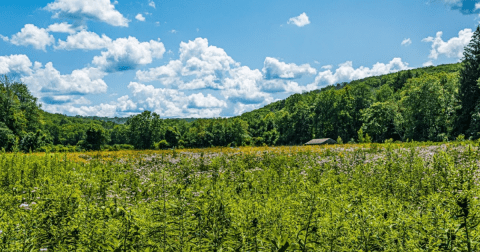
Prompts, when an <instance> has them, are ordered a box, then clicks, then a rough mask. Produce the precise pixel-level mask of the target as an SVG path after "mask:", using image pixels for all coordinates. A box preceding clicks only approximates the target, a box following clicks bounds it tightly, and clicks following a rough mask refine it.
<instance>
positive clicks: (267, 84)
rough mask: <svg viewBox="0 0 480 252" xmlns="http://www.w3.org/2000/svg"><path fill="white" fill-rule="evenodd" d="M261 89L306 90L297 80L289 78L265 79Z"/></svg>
mask: <svg viewBox="0 0 480 252" xmlns="http://www.w3.org/2000/svg"><path fill="white" fill-rule="evenodd" d="M260 89H261V91H263V92H266V93H280V92H285V93H301V92H303V91H304V90H305V89H304V87H302V86H300V85H298V83H297V82H295V81H287V80H264V81H263V82H262V84H261V86H260Z"/></svg>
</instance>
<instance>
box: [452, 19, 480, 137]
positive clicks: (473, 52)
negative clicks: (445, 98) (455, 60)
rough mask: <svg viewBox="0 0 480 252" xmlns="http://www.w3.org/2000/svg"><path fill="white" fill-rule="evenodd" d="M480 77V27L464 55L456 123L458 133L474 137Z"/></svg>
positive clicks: (479, 94) (479, 93)
mask: <svg viewBox="0 0 480 252" xmlns="http://www.w3.org/2000/svg"><path fill="white" fill-rule="evenodd" d="M479 77H480V26H478V27H477V30H476V31H475V32H474V33H473V37H472V40H471V41H470V43H469V44H468V45H467V46H466V47H465V51H464V53H463V67H462V69H461V70H460V89H459V92H458V93H459V99H460V104H461V109H460V111H459V116H458V120H457V123H456V129H457V133H458V134H461V133H467V134H468V135H470V136H471V135H472V134H473V133H474V132H470V130H469V128H470V127H471V123H472V114H473V112H474V109H475V106H476V105H477V103H478V98H479V96H480V89H479V87H478V85H477V81H478V79H479Z"/></svg>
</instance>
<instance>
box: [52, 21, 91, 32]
mask: <svg viewBox="0 0 480 252" xmlns="http://www.w3.org/2000/svg"><path fill="white" fill-rule="evenodd" d="M83 28H84V27H83V26H80V27H73V25H72V24H69V23H67V22H63V23H55V24H51V25H49V26H48V28H47V30H48V31H50V32H59V33H70V34H73V33H75V32H77V30H81V29H83Z"/></svg>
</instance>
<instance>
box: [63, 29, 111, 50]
mask: <svg viewBox="0 0 480 252" xmlns="http://www.w3.org/2000/svg"><path fill="white" fill-rule="evenodd" d="M111 43H112V40H111V39H110V38H109V37H107V36H106V35H105V34H102V36H101V37H100V36H99V35H98V34H96V33H94V32H89V31H85V30H83V31H80V32H78V33H75V34H73V35H70V36H68V37H67V40H66V41H63V40H60V39H59V40H58V45H57V46H55V47H54V48H55V49H57V50H75V49H82V50H99V49H103V48H106V47H108V46H109V45H110V44H111Z"/></svg>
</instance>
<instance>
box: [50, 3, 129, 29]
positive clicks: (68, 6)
mask: <svg viewBox="0 0 480 252" xmlns="http://www.w3.org/2000/svg"><path fill="white" fill-rule="evenodd" d="M45 9H46V10H48V11H50V12H53V13H54V15H53V17H54V18H69V19H75V20H85V19H92V20H98V21H102V22H105V23H107V24H110V25H113V26H124V27H128V22H129V21H130V20H128V19H126V18H125V17H124V16H123V15H122V14H121V13H120V12H118V11H117V10H116V9H115V6H114V5H113V4H112V3H110V0H55V2H53V3H49V4H48V5H47V6H46V7H45Z"/></svg>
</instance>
